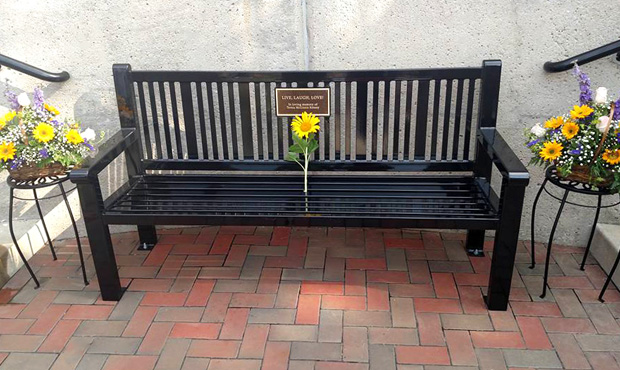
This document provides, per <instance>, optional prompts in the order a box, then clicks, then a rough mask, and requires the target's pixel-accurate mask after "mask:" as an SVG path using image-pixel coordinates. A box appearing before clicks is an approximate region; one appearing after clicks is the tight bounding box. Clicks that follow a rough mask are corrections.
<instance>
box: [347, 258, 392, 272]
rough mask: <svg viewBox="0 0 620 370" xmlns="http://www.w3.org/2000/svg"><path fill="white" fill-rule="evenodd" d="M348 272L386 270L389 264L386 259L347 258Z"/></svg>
mask: <svg viewBox="0 0 620 370" xmlns="http://www.w3.org/2000/svg"><path fill="white" fill-rule="evenodd" d="M346 268H347V269H348V270H385V269H387V264H386V262H385V258H347V261H346Z"/></svg>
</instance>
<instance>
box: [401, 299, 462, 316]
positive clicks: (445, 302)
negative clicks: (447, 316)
mask: <svg viewBox="0 0 620 370" xmlns="http://www.w3.org/2000/svg"><path fill="white" fill-rule="evenodd" d="M413 303H414V306H415V310H416V311H417V312H435V313H461V312H462V311H461V306H460V304H459V301H458V300H456V299H443V298H414V299H413Z"/></svg>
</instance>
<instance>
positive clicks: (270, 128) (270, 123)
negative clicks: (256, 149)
mask: <svg viewBox="0 0 620 370" xmlns="http://www.w3.org/2000/svg"><path fill="white" fill-rule="evenodd" d="M271 108H272V107H271V83H269V82H265V112H266V117H267V121H266V122H265V126H266V127H267V130H266V131H267V144H268V146H267V148H268V149H267V152H271V157H270V158H269V159H278V157H277V155H278V150H277V149H276V148H274V140H273V133H274V131H277V127H278V123H277V122H276V121H274V120H273V119H272V117H271Z"/></svg>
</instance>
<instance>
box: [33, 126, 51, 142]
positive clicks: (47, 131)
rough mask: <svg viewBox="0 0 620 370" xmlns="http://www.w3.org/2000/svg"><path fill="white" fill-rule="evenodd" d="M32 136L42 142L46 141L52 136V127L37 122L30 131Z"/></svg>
mask: <svg viewBox="0 0 620 370" xmlns="http://www.w3.org/2000/svg"><path fill="white" fill-rule="evenodd" d="M32 135H34V138H35V139H37V140H38V141H40V142H42V143H47V142H48V141H50V140H52V139H53V138H54V128H53V127H52V126H51V125H48V124H47V123H39V124H38V125H37V127H35V129H34V130H33V131H32Z"/></svg>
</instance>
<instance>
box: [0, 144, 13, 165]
mask: <svg viewBox="0 0 620 370" xmlns="http://www.w3.org/2000/svg"><path fill="white" fill-rule="evenodd" d="M13 158H15V145H14V144H13V143H8V144H7V143H6V142H4V143H2V144H0V159H2V160H3V161H8V160H10V159H13Z"/></svg>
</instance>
